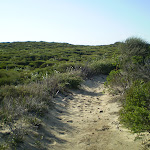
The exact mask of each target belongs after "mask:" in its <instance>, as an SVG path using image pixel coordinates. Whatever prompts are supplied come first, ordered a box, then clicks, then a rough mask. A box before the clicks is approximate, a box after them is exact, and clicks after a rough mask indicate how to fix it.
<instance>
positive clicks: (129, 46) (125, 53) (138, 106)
mask: <svg viewBox="0 0 150 150" xmlns="http://www.w3.org/2000/svg"><path fill="white" fill-rule="evenodd" d="M119 49H120V54H121V55H120V56H118V57H117V59H116V66H117V68H116V70H113V71H111V72H110V74H109V76H108V77H107V83H106V84H107V85H110V86H111V87H113V89H115V88H116V87H119V90H121V92H122V93H125V94H124V97H125V101H124V102H123V104H124V105H123V109H122V110H121V117H120V119H121V121H122V122H123V123H124V124H125V125H126V126H127V127H129V128H131V129H132V130H133V131H134V132H141V131H150V46H149V44H148V43H147V42H145V41H144V40H142V39H140V38H129V39H127V40H126V41H125V42H124V43H120V46H119Z"/></svg>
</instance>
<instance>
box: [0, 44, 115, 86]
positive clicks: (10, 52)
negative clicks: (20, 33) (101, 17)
mask: <svg viewBox="0 0 150 150" xmlns="http://www.w3.org/2000/svg"><path fill="white" fill-rule="evenodd" d="M116 47H117V44H115V45H106V46H83V45H71V44H68V43H48V42H13V43H0V72H4V70H7V71H8V72H7V73H6V72H5V75H4V76H3V78H1V80H0V86H1V85H5V84H8V85H10V84H15V85H17V84H19V83H23V82H25V83H26V82H29V80H30V79H31V80H30V81H36V80H41V79H43V76H44V75H45V74H47V73H48V74H52V72H54V70H57V71H59V72H65V71H66V69H68V68H69V67H77V66H82V64H84V63H85V62H91V61H93V60H94V61H95V60H97V59H102V58H111V56H112V55H113V53H114V51H116ZM78 63H79V64H80V65H77V64H78ZM75 64H76V66H75ZM104 67H105V66H104ZM2 69H4V70H2ZM74 69H75V68H74ZM36 71H37V72H36ZM11 72H12V73H11ZM106 72H108V71H106ZM20 73H21V76H22V77H21V79H20ZM0 74H1V73H0ZM11 74H12V75H11ZM26 74H30V75H31V76H30V77H26V76H25V77H23V75H26ZM32 74H33V75H35V74H36V75H37V76H36V77H35V76H33V75H32ZM8 76H9V77H8Z"/></svg>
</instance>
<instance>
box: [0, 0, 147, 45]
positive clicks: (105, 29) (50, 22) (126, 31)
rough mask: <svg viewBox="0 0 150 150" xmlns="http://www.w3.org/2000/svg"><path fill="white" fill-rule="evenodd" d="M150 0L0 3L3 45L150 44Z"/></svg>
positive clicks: (7, 0)
mask: <svg viewBox="0 0 150 150" xmlns="http://www.w3.org/2000/svg"><path fill="white" fill-rule="evenodd" d="M149 8H150V0H0V42H13V41H47V42H66V43H71V44H81V45H105V44H113V43H115V42H117V41H123V40H125V39H126V38H128V37H131V36H137V37H140V38H143V39H144V40H146V41H148V42H150V9H149Z"/></svg>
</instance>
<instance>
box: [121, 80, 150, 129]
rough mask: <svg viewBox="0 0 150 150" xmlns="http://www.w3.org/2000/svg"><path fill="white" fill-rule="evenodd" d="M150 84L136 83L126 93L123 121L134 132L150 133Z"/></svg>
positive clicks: (122, 112)
mask: <svg viewBox="0 0 150 150" xmlns="http://www.w3.org/2000/svg"><path fill="white" fill-rule="evenodd" d="M149 103H150V82H148V83H144V82H143V81H136V82H134V84H133V85H132V86H131V87H130V89H129V90H128V91H127V92H126V100H125V104H124V108H123V109H122V111H121V121H122V122H124V123H125V125H126V126H128V127H130V128H131V129H132V130H133V131H134V132H141V131H147V130H148V131H150V126H149V124H150V105H149Z"/></svg>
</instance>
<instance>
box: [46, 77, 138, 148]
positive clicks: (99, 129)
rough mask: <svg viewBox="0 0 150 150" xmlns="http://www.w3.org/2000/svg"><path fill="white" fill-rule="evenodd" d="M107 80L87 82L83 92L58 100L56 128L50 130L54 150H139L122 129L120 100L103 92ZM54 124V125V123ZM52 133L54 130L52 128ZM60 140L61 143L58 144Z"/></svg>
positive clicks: (131, 136) (94, 79)
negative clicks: (52, 136) (119, 114)
mask: <svg viewBox="0 0 150 150" xmlns="http://www.w3.org/2000/svg"><path fill="white" fill-rule="evenodd" d="M105 80H106V76H104V75H101V76H97V77H94V78H92V79H90V80H87V81H85V82H84V83H83V84H82V86H81V89H80V90H75V91H72V93H70V94H69V95H67V96H58V97H57V98H55V102H56V103H57V104H56V110H55V112H53V114H55V115H56V114H57V120H59V123H58V122H57V121H56V122H54V120H53V122H54V124H55V125H56V126H57V127H56V128H53V130H51V133H52V134H53V135H54V137H57V139H56V138H55V140H54V141H53V142H52V143H50V144H48V145H47V149H54V150H140V149H141V146H140V144H141V143H140V141H138V140H136V141H134V139H135V137H136V134H134V135H133V134H131V133H130V132H129V131H128V130H127V129H124V128H122V127H121V125H120V124H119V121H118V117H119V116H118V112H119V110H120V108H121V105H120V104H119V102H118V101H117V99H118V96H112V95H110V94H108V93H107V92H104V81H105ZM51 123H52V122H51ZM51 129H52V128H51ZM58 139H59V140H58Z"/></svg>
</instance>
